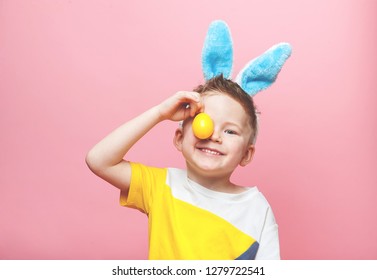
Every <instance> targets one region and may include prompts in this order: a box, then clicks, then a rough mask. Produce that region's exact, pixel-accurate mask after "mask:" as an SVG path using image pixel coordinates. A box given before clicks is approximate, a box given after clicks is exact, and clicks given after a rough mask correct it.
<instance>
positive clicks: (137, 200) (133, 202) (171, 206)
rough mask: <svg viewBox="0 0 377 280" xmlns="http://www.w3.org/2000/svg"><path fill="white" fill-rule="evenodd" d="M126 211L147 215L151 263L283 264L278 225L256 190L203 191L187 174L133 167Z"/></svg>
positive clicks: (176, 171) (125, 202)
mask: <svg viewBox="0 0 377 280" xmlns="http://www.w3.org/2000/svg"><path fill="white" fill-rule="evenodd" d="M131 168H132V175H131V184H130V189H129V193H128V197H126V196H125V195H124V194H123V193H121V197H120V203H121V205H123V206H127V207H131V208H136V209H138V210H140V211H141V212H143V213H145V214H146V215H147V216H148V227H149V259H160V260H162V259H165V260H166V259H168V260H173V259H174V260H182V259H185V260H229V259H243V260H245V259H279V258H280V251H279V238H278V226H277V224H276V222H275V218H274V215H273V213H272V210H271V207H270V206H269V204H268V202H267V200H266V199H265V198H264V196H263V195H262V194H261V193H260V192H259V190H258V189H257V187H250V188H246V189H245V191H243V192H241V193H237V194H230V193H223V192H217V191H213V190H210V189H208V188H205V187H203V186H201V185H199V184H197V183H195V182H194V181H192V180H190V179H189V178H188V177H187V172H186V170H181V169H175V168H156V167H148V166H145V165H142V164H137V163H131Z"/></svg>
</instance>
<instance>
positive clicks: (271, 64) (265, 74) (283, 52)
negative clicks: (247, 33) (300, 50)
mask: <svg viewBox="0 0 377 280" xmlns="http://www.w3.org/2000/svg"><path fill="white" fill-rule="evenodd" d="M291 53H292V47H291V45H289V44H288V43H280V44H277V45H275V46H273V47H272V48H270V49H269V50H267V51H266V52H265V53H264V54H262V55H260V56H259V57H257V58H255V59H254V60H252V61H250V62H249V63H248V64H246V66H245V67H244V68H243V69H242V70H241V71H240V73H239V74H238V75H237V78H236V82H237V83H238V84H239V85H240V86H241V88H242V89H243V90H244V91H246V92H247V93H248V94H250V95H251V96H254V95H255V94H257V93H258V92H260V91H261V90H264V89H266V88H268V87H269V86H271V85H272V84H273V83H274V82H275V80H276V78H277V76H278V74H279V72H280V70H281V68H282V67H283V65H284V63H285V61H286V60H287V59H288V58H289V57H290V55H291Z"/></svg>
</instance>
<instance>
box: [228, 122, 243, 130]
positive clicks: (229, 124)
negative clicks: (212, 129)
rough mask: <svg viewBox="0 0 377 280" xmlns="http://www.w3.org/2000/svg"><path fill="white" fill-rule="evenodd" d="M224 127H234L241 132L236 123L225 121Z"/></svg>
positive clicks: (240, 127)
mask: <svg viewBox="0 0 377 280" xmlns="http://www.w3.org/2000/svg"><path fill="white" fill-rule="evenodd" d="M224 125H225V126H235V127H237V128H238V129H239V130H241V131H243V129H242V126H240V125H238V124H237V123H235V122H232V121H226V122H224Z"/></svg>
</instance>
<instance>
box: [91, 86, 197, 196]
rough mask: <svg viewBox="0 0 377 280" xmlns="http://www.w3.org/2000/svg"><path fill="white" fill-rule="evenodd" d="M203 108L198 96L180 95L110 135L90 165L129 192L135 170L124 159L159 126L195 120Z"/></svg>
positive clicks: (94, 171) (183, 93) (185, 93)
mask: <svg viewBox="0 0 377 280" xmlns="http://www.w3.org/2000/svg"><path fill="white" fill-rule="evenodd" d="M188 104H189V105H190V106H187V105H188ZM201 108H202V105H201V101H200V95H199V94H198V93H196V92H186V91H180V92H177V93H176V94H175V95H173V96H171V97H170V98H168V99H166V100H165V101H164V102H162V103H160V104H159V105H157V106H155V107H152V108H151V109H149V110H147V111H146V112H144V113H142V114H141V115H139V116H137V117H136V118H134V119H132V120H130V121H128V122H126V123H125V124H123V125H121V126H120V127H118V128H117V129H115V130H114V131H113V132H111V133H110V134H109V135H107V136H106V137H105V138H104V139H103V140H101V141H100V142H99V143H98V144H96V145H95V146H94V147H93V148H92V149H91V150H90V151H89V152H88V154H87V156H86V163H87V165H88V167H89V168H90V170H92V171H93V173H94V174H96V175H97V176H99V177H101V178H102V179H104V180H106V181H107V182H109V183H110V184H112V185H113V186H115V187H117V188H119V189H121V190H122V191H123V192H127V191H128V188H129V185H130V180H131V167H130V164H129V163H128V161H127V160H126V159H124V157H125V156H126V154H127V152H128V151H129V150H130V149H131V147H132V146H133V145H134V144H135V143H136V142H137V141H138V140H139V139H140V138H142V137H143V136H144V135H145V134H146V133H147V132H148V131H149V130H150V129H152V128H153V127H154V126H155V125H156V124H158V123H159V122H161V121H164V120H172V121H181V120H184V119H186V118H188V117H190V116H191V117H193V116H194V115H195V113H196V112H198V111H200V110H201Z"/></svg>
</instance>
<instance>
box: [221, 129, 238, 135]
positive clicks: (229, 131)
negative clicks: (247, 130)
mask: <svg viewBox="0 0 377 280" xmlns="http://www.w3.org/2000/svg"><path fill="white" fill-rule="evenodd" d="M224 132H225V133H226V134H231V135H237V132H236V131H234V130H231V129H226V130H225V131H224Z"/></svg>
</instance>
